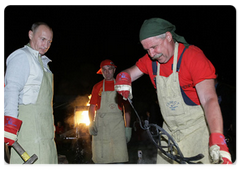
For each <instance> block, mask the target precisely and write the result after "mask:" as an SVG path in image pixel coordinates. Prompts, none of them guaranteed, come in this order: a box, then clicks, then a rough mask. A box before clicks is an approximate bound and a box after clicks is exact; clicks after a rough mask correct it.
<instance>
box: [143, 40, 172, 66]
mask: <svg viewBox="0 0 240 170" xmlns="http://www.w3.org/2000/svg"><path fill="white" fill-rule="evenodd" d="M141 43H142V46H143V48H144V49H145V50H147V52H148V54H149V56H150V57H151V58H152V59H153V60H157V61H158V62H159V63H167V62H168V60H169V59H170V58H171V57H172V55H173V52H172V48H169V47H171V45H170V41H169V40H168V39H167V38H165V39H161V38H158V37H150V38H147V39H144V40H142V41H141Z"/></svg>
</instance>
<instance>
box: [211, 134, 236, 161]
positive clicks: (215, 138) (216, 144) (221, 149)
mask: <svg viewBox="0 0 240 170" xmlns="http://www.w3.org/2000/svg"><path fill="white" fill-rule="evenodd" d="M209 147H210V156H211V157H212V161H213V163H220V164H232V160H231V155H230V153H229V150H228V147H227V144H226V141H225V137H224V135H223V134H221V133H212V134H211V135H210V138H209Z"/></svg>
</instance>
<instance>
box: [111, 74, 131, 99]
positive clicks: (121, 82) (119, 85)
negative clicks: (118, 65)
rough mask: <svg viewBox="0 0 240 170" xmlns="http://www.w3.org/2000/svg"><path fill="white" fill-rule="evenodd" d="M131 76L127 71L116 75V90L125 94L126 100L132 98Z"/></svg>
mask: <svg viewBox="0 0 240 170" xmlns="http://www.w3.org/2000/svg"><path fill="white" fill-rule="evenodd" d="M131 82H132V81H131V77H130V75H129V74H128V73H126V72H121V73H119V74H118V75H117V77H116V84H115V86H114V88H115V90H116V91H117V92H118V93H119V94H121V95H122V96H123V99H124V100H127V98H128V97H129V98H130V99H132V87H131Z"/></svg>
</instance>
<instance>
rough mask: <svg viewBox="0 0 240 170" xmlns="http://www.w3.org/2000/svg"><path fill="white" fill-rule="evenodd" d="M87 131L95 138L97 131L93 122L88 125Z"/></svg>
mask: <svg viewBox="0 0 240 170" xmlns="http://www.w3.org/2000/svg"><path fill="white" fill-rule="evenodd" d="M88 130H89V133H90V135H93V136H97V134H98V130H97V126H96V123H95V121H92V123H90V125H89V128H88Z"/></svg>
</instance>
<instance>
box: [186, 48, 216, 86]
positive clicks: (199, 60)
mask: <svg viewBox="0 0 240 170" xmlns="http://www.w3.org/2000/svg"><path fill="white" fill-rule="evenodd" d="M191 48H192V49H193V50H191V51H189V54H188V55H189V56H194V57H189V58H188V60H185V61H186V62H189V63H188V64H187V65H188V66H189V72H190V74H191V77H192V80H193V85H194V86H195V85H196V84H198V83H199V82H201V81H203V80H205V79H215V78H216V75H215V68H214V66H213V64H212V63H211V62H210V61H209V60H208V59H207V57H206V56H205V55H204V53H203V52H202V50H200V49H199V48H198V47H196V46H191Z"/></svg>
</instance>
